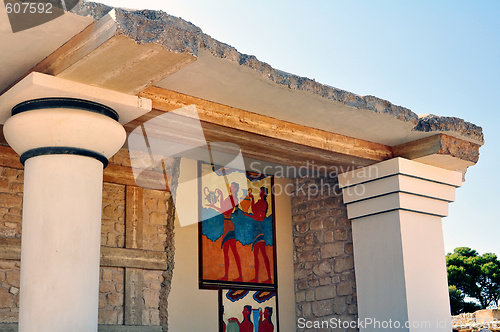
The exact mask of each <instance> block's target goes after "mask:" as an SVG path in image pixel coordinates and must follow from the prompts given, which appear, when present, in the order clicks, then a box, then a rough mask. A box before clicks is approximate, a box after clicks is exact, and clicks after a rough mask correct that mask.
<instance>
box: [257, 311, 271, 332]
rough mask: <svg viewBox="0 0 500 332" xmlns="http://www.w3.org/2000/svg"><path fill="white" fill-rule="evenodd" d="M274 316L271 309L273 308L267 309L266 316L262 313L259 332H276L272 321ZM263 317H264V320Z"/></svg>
mask: <svg viewBox="0 0 500 332" xmlns="http://www.w3.org/2000/svg"><path fill="white" fill-rule="evenodd" d="M272 315H273V308H271V307H266V308H265V309H264V314H262V311H261V312H260V319H259V332H273V331H274V325H273V322H272V321H271V316H272ZM262 316H264V318H263V317H262Z"/></svg>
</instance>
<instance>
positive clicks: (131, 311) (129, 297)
mask: <svg viewBox="0 0 500 332" xmlns="http://www.w3.org/2000/svg"><path fill="white" fill-rule="evenodd" d="M143 279H144V278H143V274H142V270H138V269H125V292H124V309H123V311H124V314H123V317H124V320H125V324H126V325H142V308H143V304H142V293H143V292H142V288H143V283H144V280H143Z"/></svg>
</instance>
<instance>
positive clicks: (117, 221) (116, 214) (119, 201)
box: [101, 183, 125, 248]
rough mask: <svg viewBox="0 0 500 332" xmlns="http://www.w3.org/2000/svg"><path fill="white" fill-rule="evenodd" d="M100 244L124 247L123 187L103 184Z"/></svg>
mask: <svg viewBox="0 0 500 332" xmlns="http://www.w3.org/2000/svg"><path fill="white" fill-rule="evenodd" d="M101 244H102V245H105V246H109V247H118V248H123V247H124V246H125V186H124V185H121V184H113V183H104V186H103V191H102V225H101Z"/></svg>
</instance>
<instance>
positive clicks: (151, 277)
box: [142, 271, 163, 325]
mask: <svg viewBox="0 0 500 332" xmlns="http://www.w3.org/2000/svg"><path fill="white" fill-rule="evenodd" d="M162 273H163V272H162V271H144V272H143V290H142V293H143V297H144V309H143V311H142V324H143V325H160V310H159V305H160V290H161V283H162V281H163V276H162Z"/></svg>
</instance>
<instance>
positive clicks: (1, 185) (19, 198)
mask: <svg viewBox="0 0 500 332" xmlns="http://www.w3.org/2000/svg"><path fill="white" fill-rule="evenodd" d="M23 181H24V171H21V170H17V169H13V168H7V167H0V236H2V237H10V238H20V237H21V219H22V209H23Z"/></svg>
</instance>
